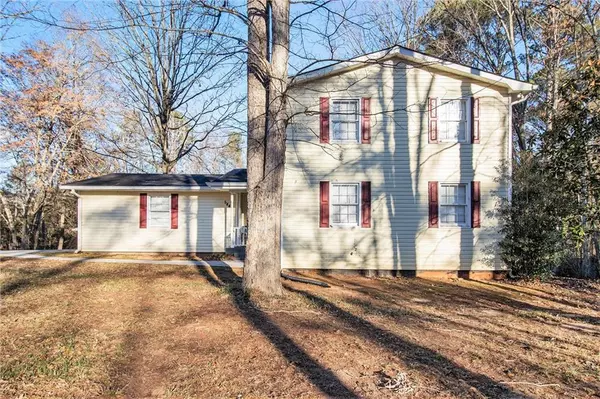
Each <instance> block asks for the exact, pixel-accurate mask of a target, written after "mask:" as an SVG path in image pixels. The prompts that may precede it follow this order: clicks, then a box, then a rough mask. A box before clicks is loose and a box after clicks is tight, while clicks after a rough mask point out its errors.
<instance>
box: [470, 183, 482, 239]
mask: <svg viewBox="0 0 600 399" xmlns="http://www.w3.org/2000/svg"><path fill="white" fill-rule="evenodd" d="M471 227H472V228H474V229H478V228H480V227H481V192H480V189H479V182H478V181H474V182H472V183H471Z"/></svg>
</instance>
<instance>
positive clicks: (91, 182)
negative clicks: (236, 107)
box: [61, 169, 247, 188]
mask: <svg viewBox="0 0 600 399" xmlns="http://www.w3.org/2000/svg"><path fill="white" fill-rule="evenodd" d="M246 180H247V175H246V169H233V170H231V171H229V172H227V173H225V174H223V175H184V174H172V175H169V174H158V173H111V174H108V175H104V176H98V177H92V178H90V179H85V180H80V181H75V182H71V183H67V184H63V185H62V186H61V187H64V188H69V187H98V186H100V187H103V186H111V187H208V185H207V183H245V182H246Z"/></svg>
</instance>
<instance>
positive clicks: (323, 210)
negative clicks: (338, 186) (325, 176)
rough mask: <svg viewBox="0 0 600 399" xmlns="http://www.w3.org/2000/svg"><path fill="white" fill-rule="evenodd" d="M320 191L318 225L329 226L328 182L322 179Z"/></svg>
mask: <svg viewBox="0 0 600 399" xmlns="http://www.w3.org/2000/svg"><path fill="white" fill-rule="evenodd" d="M320 186H321V193H320V210H319V217H320V223H319V226H320V227H329V182H328V181H322V182H321V184H320Z"/></svg>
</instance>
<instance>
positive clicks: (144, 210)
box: [140, 194, 148, 229]
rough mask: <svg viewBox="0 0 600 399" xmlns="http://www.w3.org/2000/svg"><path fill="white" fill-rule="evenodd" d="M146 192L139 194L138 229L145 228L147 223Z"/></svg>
mask: <svg viewBox="0 0 600 399" xmlns="http://www.w3.org/2000/svg"><path fill="white" fill-rule="evenodd" d="M147 215H148V194H140V229H145V228H146V227H147V225H148V223H147V219H148V217H147Z"/></svg>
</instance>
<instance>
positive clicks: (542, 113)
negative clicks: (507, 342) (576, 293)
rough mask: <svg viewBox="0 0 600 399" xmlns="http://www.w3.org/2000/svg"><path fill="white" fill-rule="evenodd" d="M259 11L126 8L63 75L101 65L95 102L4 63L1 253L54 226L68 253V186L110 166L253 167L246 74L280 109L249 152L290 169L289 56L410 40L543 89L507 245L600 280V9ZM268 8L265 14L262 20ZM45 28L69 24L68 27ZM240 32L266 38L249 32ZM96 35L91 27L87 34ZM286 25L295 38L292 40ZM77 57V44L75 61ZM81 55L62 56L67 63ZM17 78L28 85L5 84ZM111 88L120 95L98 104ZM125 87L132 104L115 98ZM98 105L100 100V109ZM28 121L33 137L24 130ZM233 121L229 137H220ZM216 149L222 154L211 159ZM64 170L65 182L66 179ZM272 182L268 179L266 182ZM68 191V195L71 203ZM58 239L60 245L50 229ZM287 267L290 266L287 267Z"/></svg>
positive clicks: (522, 146) (515, 252)
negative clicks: (216, 162) (243, 154)
mask: <svg viewBox="0 0 600 399" xmlns="http://www.w3.org/2000/svg"><path fill="white" fill-rule="evenodd" d="M250 3H251V4H249V5H248V9H247V10H246V7H245V6H244V7H237V8H236V7H234V6H231V5H229V4H228V2H213V1H208V0H187V1H184V0H180V1H173V2H163V3H161V5H160V6H158V5H155V3H153V2H143V1H139V2H123V1H119V2H117V3H116V6H115V11H116V12H115V15H116V16H117V18H116V19H114V20H113V21H112V22H111V25H110V26H107V25H101V24H96V25H95V27H94V28H95V30H93V29H92V30H91V31H92V32H95V34H96V35H97V34H98V33H99V32H104V31H106V32H109V33H108V34H106V35H105V36H103V37H106V38H111V40H108V39H107V40H106V43H103V44H102V45H99V44H98V43H93V41H91V40H90V42H86V45H85V46H83V47H84V48H85V49H86V51H89V52H92V53H93V54H94V56H93V62H92V61H90V62H89V63H84V65H83V66H77V65H76V63H77V62H79V61H80V59H79V58H78V57H75V58H72V59H71V60H72V62H75V64H73V65H70V68H63V67H61V68H60V73H72V74H73V76H72V77H71V76H68V75H67V76H63V77H62V79H67V80H68V81H69V82H76V81H77V78H79V79H80V80H81V76H80V75H81V74H82V72H80V68H82V67H83V70H85V69H86V68H91V69H92V70H93V71H94V74H95V75H94V79H93V82H94V83H93V84H91V83H90V80H89V79H83V81H82V82H81V84H79V85H73V87H72V88H71V90H73V91H74V93H73V94H72V95H73V96H74V98H76V99H78V100H79V101H80V102H81V103H82V104H81V106H78V107H74V108H73V109H70V108H69V106H70V105H69V104H70V102H74V101H75V100H68V98H69V96H65V97H56V96H52V95H48V96H47V97H43V96H42V94H40V93H41V92H40V90H38V89H37V88H34V87H36V86H34V85H33V84H31V83H30V82H31V81H32V80H31V78H29V77H26V76H25V75H26V74H27V73H26V72H27V68H26V64H27V62H25V61H18V60H17V59H15V61H13V62H12V65H11V63H10V59H11V57H13V58H14V57H24V58H27V57H29V55H28V53H27V51H33V50H34V49H30V50H26V51H25V52H22V53H20V54H16V55H9V56H5V57H3V60H2V68H3V71H2V76H3V83H2V90H3V93H2V94H3V96H4V97H5V98H6V101H3V103H2V107H3V111H2V114H3V115H2V126H3V131H4V132H9V131H10V132H11V134H10V135H9V136H11V140H6V139H7V137H4V136H3V140H5V141H6V142H5V143H1V144H0V145H2V146H3V147H2V148H3V150H4V148H6V151H14V153H15V154H18V155H17V156H14V157H13V158H14V159H15V160H18V161H15V163H14V166H13V167H12V169H11V171H10V174H9V176H8V179H7V183H6V184H5V187H3V191H2V194H1V195H2V197H1V198H2V204H1V205H0V207H1V208H0V210H1V211H2V213H1V214H2V219H1V220H2V223H3V226H5V227H0V230H1V231H2V238H0V246H2V247H7V246H11V247H14V246H20V247H31V246H33V245H35V242H36V237H38V238H37V240H38V243H37V245H40V243H39V236H40V231H41V230H43V229H44V228H45V229H47V232H50V231H52V232H54V233H52V234H54V236H53V237H56V238H54V241H53V244H52V245H57V242H58V240H59V238H58V237H60V236H61V232H62V230H63V229H62V227H61V226H62V225H61V220H62V219H61V216H60V214H61V213H60V211H59V208H60V207H57V206H56V205H55V204H59V203H61V202H66V201H67V197H66V196H64V194H60V193H59V192H58V191H57V190H56V186H57V184H58V183H60V182H62V181H65V180H69V179H72V178H78V177H79V176H90V175H94V174H99V173H104V172H105V171H109V170H123V171H135V170H143V171H161V172H167V173H168V172H172V171H176V170H186V171H191V170H193V169H194V168H198V165H201V168H202V170H204V169H206V170H210V169H211V168H209V167H208V166H207V164H210V163H211V162H210V161H207V159H224V158H235V157H238V160H239V147H240V146H241V145H242V144H243V139H242V137H243V136H242V132H244V131H245V126H243V125H244V121H239V120H238V119H239V118H238V115H239V111H240V110H243V109H244V107H245V100H246V99H245V98H244V97H243V96H242V97H235V96H233V97H232V96H231V95H232V94H233V93H235V91H233V90H232V88H233V87H235V85H236V84H237V83H239V78H240V76H241V74H243V73H245V72H246V70H245V67H246V65H248V68H249V69H248V73H249V76H251V77H252V79H255V80H252V81H251V82H250V83H253V84H255V85H256V87H257V90H258V91H253V94H255V95H256V96H258V97H257V98H258V99H260V98H262V97H261V96H264V95H272V96H274V97H271V99H273V98H276V99H277V104H275V106H274V108H272V109H271V110H269V109H265V110H263V112H258V114H257V116H256V118H258V119H255V123H259V122H260V121H261V119H260V118H261V115H262V117H264V115H267V116H268V117H267V121H271V123H272V125H269V124H268V123H265V124H264V125H265V129H266V130H263V128H261V129H260V130H259V131H257V132H254V133H253V134H252V136H253V138H252V140H254V142H253V143H249V144H250V146H249V147H250V148H249V154H250V150H252V154H254V155H257V156H258V155H261V154H262V155H263V156H264V154H266V153H268V152H270V153H271V154H274V155H275V158H274V159H271V160H266V161H265V160H264V159H263V158H260V157H259V158H260V159H263V161H264V162H262V163H263V164H268V163H269V162H271V163H272V167H273V170H277V171H279V170H280V166H281V165H282V164H283V162H284V160H283V159H281V157H282V154H283V152H282V151H280V150H281V148H279V147H273V148H263V147H262V144H263V143H264V135H265V134H267V133H268V132H269V131H270V132H271V133H272V134H273V137H274V138H276V139H277V138H279V137H280V136H281V132H283V133H282V134H283V136H285V126H286V123H287V122H286V120H285V118H284V117H283V115H282V113H281V109H282V105H285V103H286V101H288V99H287V98H286V96H287V94H286V87H285V85H282V86H278V83H277V82H282V81H283V80H284V79H286V78H287V71H285V69H284V68H283V65H281V60H285V62H286V63H287V57H288V54H287V50H288V48H287V47H289V51H290V57H291V58H290V63H289V68H290V71H291V72H292V73H296V72H299V71H302V70H303V69H305V68H308V67H311V66H317V65H322V63H327V62H337V61H340V60H343V59H346V58H348V57H351V56H355V55H358V54H363V53H367V52H371V51H374V50H379V49H381V48H387V47H391V46H394V45H403V46H408V47H412V48H415V49H418V50H423V51H426V52H429V53H431V54H434V55H437V56H440V57H443V58H447V59H450V60H453V61H456V62H459V63H462V64H466V65H472V66H474V67H477V68H480V69H484V70H488V71H490V72H493V73H497V74H501V75H504V76H508V77H512V78H515V79H519V80H525V81H529V82H532V83H535V84H536V85H537V89H536V90H535V91H534V92H533V93H532V94H531V95H529V96H528V97H526V98H523V99H520V100H519V101H517V102H515V103H514V105H513V132H512V135H513V143H514V145H513V154H512V159H511V160H510V166H507V168H506V172H512V176H506V177H507V178H510V179H511V182H512V202H511V203H508V202H507V201H503V200H501V199H499V200H498V205H499V206H498V211H497V216H498V217H499V218H500V221H501V228H502V230H503V232H504V233H505V239H504V240H503V242H502V243H501V245H500V248H499V250H500V253H501V256H502V257H503V259H504V260H505V262H506V263H507V264H508V265H509V266H510V267H511V268H512V270H513V272H514V273H516V274H519V275H540V274H548V273H550V272H552V271H560V272H561V273H564V274H569V275H576V276H584V277H595V276H596V277H597V276H598V274H599V269H598V268H599V266H598V258H599V248H598V242H599V238H600V220H599V216H600V211H599V204H598V198H600V184H599V175H600V167H599V165H598V159H599V157H598V155H600V154H598V151H599V144H600V137H599V135H600V129H598V127H599V126H598V122H599V121H598V106H599V104H598V85H599V83H600V82H599V79H598V78H599V76H598V70H599V65H598V62H599V61H598V60H599V59H600V37H599V35H600V30H599V27H600V25H599V24H600V22H599V19H600V15H599V14H600V5H599V3H598V2H596V1H592V0H544V1H542V0H436V1H431V2H429V3H427V4H423V3H422V2H419V1H417V0H389V1H386V2H373V3H371V2H368V3H367V2H349V3H346V2H344V1H338V2H332V1H327V0H314V1H303V2H299V3H297V4H292V7H291V11H287V10H289V7H288V6H289V4H288V2H287V1H284V2H283V3H284V4H280V2H279V1H277V2H272V3H271V6H272V5H273V4H275V6H276V7H275V8H276V10H277V12H278V13H279V14H277V15H275V19H274V20H270V19H269V15H272V14H271V13H272V12H273V9H272V8H271V7H268V6H267V3H266V2H265V1H253V2H250ZM252 4H254V6H252V7H253V8H252V7H250V6H251V5H252ZM165 7H166V8H165ZM253 9H254V10H256V9H258V10H259V11H261V10H262V11H261V12H255V13H253V12H252V10H253ZM29 12H31V13H33V14H34V15H35V10H22V9H20V10H18V12H13V13H12V14H10V13H8V12H4V11H3V14H2V15H5V16H12V17H14V18H23V17H25V18H29V17H28V16H29V15H30V14H29ZM285 13H291V16H290V15H288V16H286V15H284V14H285ZM17 14H18V15H17ZM228 17H231V18H228ZM42 19H43V18H40V17H36V19H35V20H36V21H38V22H39V21H40V20H42ZM288 19H289V22H286V23H287V24H288V25H289V29H282V28H281V26H280V25H278V26H279V28H278V31H277V33H278V34H277V35H274V36H275V37H276V38H277V40H278V42H277V43H275V42H273V38H272V37H270V36H269V27H271V26H275V25H271V24H272V23H279V22H280V21H288ZM115 21H116V22H115ZM236 21H237V22H236ZM314 21H318V23H315V22H314ZM43 22H45V23H49V24H52V23H53V24H54V26H60V25H61V24H60V23H58V22H57V21H56V20H49V19H45V20H44V21H43ZM59 22H60V21H59ZM238 23H239V25H238ZM265 24H266V25H265ZM63 25H69V26H70V27H71V28H72V27H73V26H74V25H73V23H70V24H63ZM84 25H85V24H84ZM1 26H4V25H1ZM1 26H0V28H1ZM238 26H242V28H244V29H247V30H248V32H249V33H250V34H249V35H248V36H247V37H244V34H242V33H241V32H240V29H239V28H238ZM265 26H266V28H265ZM81 28H82V31H84V30H85V29H84V28H85V26H82V27H81ZM286 30H289V32H291V33H290V34H289V35H288V33H287V32H286ZM253 33H254V38H252V34H253ZM258 33H260V34H259V35H258ZM282 35H283V36H285V35H287V36H288V39H287V40H290V39H289V37H291V41H289V43H288V42H287V41H286V40H284V39H282ZM308 39H309V40H308ZM247 40H248V41H247ZM252 41H254V42H252ZM91 43H93V44H91ZM253 43H254V44H253ZM288 44H289V46H288ZM273 45H275V46H280V47H281V46H283V47H286V51H281V52H280V54H279V55H277V54H275V52H274V50H275V49H276V48H278V47H273ZM253 46H257V47H256V48H253ZM50 47H51V46H50ZM316 48H318V51H317V50H316ZM67 50H69V51H71V50H72V49H70V48H68V49H61V50H60V51H67ZM35 51H37V50H35ZM52 51H54V50H52ZM56 51H58V50H56ZM196 57H198V58H196ZM207 57H208V59H207ZM252 57H254V58H252ZM271 57H274V58H271ZM68 59H69V58H68V57H66V58H65V57H63V56H60V57H58V60H60V61H61V62H65V61H66V60H68ZM250 61H252V62H250ZM92 65H93V66H92ZM97 66H101V67H100V68H98V67H97ZM21 69H22V71H21ZM11 70H14V71H13V72H11ZM69 71H71V72H69ZM57 72H58V71H57ZM11 73H13V74H14V77H11V78H10V79H5V77H4V76H10V74H11ZM35 74H37V71H36V72H35ZM192 77H193V79H192ZM19 79H24V80H23V82H22V83H21V88H19V86H18V85H15V84H14V83H10V84H8V83H6V82H12V81H18V80H19ZM214 82H216V84H214ZM44 85H46V86H43V87H46V89H47V90H48V91H49V93H51V92H52V90H54V87H53V86H52V85H50V84H49V83H44ZM58 85H59V86H60V87H62V85H60V84H58ZM101 90H105V93H103V94H102V95H100V96H99V97H98V98H97V96H98V95H99V93H100V91H101ZM115 91H116V92H117V93H118V94H119V95H117V96H114V97H113V96H112V95H108V94H106V93H112V94H114V92H115ZM269 91H271V92H269ZM75 94H77V96H75ZM34 95H37V96H40V97H41V99H40V100H39V101H42V99H43V101H50V102H52V101H54V102H55V103H52V105H53V107H50V108H49V109H52V110H53V112H54V113H53V114H48V112H47V111H46V110H45V108H44V111H40V110H41V109H42V108H41V107H37V108H36V107H35V106H34V107H33V108H31V109H28V108H27V101H34V102H35V101H38V100H36V99H35V98H31V99H30V100H27V98H28V97H31V96H34ZM82 96H90V101H88V99H87V98H85V99H82V98H83V97H82ZM95 98H97V101H100V102H102V101H107V102H108V103H109V104H108V107H102V106H91V107H87V105H88V104H94V99H95ZM109 98H111V99H112V98H119V99H120V100H122V101H119V102H113V101H111V100H107V99H109ZM249 99H250V98H249ZM21 102H24V103H23V104H21ZM115 104H119V105H120V106H119V108H117V109H119V112H115ZM21 107H24V108H22V109H21ZM88 108H91V109H88ZM12 109H14V110H15V111H11V110H12ZM86 110H87V112H86ZM9 111H10V112H9ZM108 111H110V112H108ZM253 111H256V110H253ZM24 112H30V113H34V116H35V118H33V119H31V120H29V119H28V120H27V122H24V121H23V120H20V122H19V123H15V122H18V121H19V117H21V118H22V116H23V115H24ZM35 112H38V113H40V112H41V114H35ZM89 112H93V113H92V114H89ZM270 112H272V113H270ZM13 114H14V116H13ZM259 114H260V115H259ZM249 116H250V113H249ZM269 117H270V118H271V119H269ZM11 118H16V119H14V120H11ZM74 118H75V123H73V122H72V119H74ZM22 119H23V118H22ZM80 119H81V120H80ZM36 120H37V121H38V122H33V121H36ZM92 121H94V122H95V123H96V124H95V125H94V123H93V122H92ZM107 121H109V122H107ZM263 121H264V120H263ZM240 122H242V123H241V124H240ZM15 126H17V132H13V131H12V130H9V127H10V129H15ZM220 126H227V129H225V131H220V130H221V129H220V128H219V127H220ZM240 126H243V128H241V127H240ZM249 127H250V128H252V124H251V123H250V124H249ZM48 129H50V130H48ZM269 129H271V130H269ZM250 130H252V129H250ZM44 132H45V133H44ZM251 133H252V132H250V131H249V132H248V134H249V135H251ZM44 134H47V135H48V137H50V138H52V140H49V141H50V142H49V143H48V144H45V143H44V141H43V140H42V141H41V144H40V142H38V141H36V145H33V147H38V146H40V145H42V147H43V148H39V149H37V148H29V145H23V143H29V141H28V140H27V139H26V138H21V137H32V135H33V136H36V137H37V136H38V135H41V136H43V135H44ZM12 137H16V138H15V139H14V140H12ZM275 143H279V140H276V141H275ZM45 146H49V147H48V149H47V148H46V147H45ZM284 146H285V144H284ZM19 151H22V152H27V153H26V154H25V155H23V154H21V153H20V152H19ZM211 151H213V152H212V154H213V155H214V156H212V157H211V156H208V155H207V154H211ZM37 152H40V153H41V154H49V153H50V154H53V156H57V157H58V158H60V160H58V159H54V160H53V161H51V162H49V164H50V165H52V167H50V166H48V167H47V168H44V167H42V166H41V165H43V163H40V164H38V162H37V160H38V159H42V160H43V159H45V158H44V157H43V156H41V155H36V154H37ZM76 154H79V155H76ZM248 157H250V155H249V156H248ZM240 161H241V160H240ZM250 164H252V162H249V166H250ZM53 167H54V168H57V170H58V171H59V172H57V173H56V174H52V173H51V171H52V170H54V169H53ZM179 168H182V169H179ZM263 172H264V171H263ZM276 175H277V176H276V177H277V179H276V180H277V181H273V182H271V183H273V184H271V186H270V192H279V191H278V190H279V189H280V188H281V182H280V180H281V179H280V178H279V175H278V174H276ZM24 176H27V178H25V177H24ZM50 177H51V178H52V179H50ZM250 179H251V178H250ZM42 182H43V183H42ZM260 183H264V182H263V180H260V179H259V181H256V182H254V183H252V184H255V185H256V184H260ZM252 184H251V185H252ZM269 184H270V183H269ZM266 186H268V184H265V187H266ZM49 193H53V194H52V195H50V194H49ZM53 195H54V196H56V198H58V197H61V196H62V197H61V200H57V199H56V198H55V197H52V196H53ZM257 197H260V195H257ZM35 198H37V199H35ZM25 204H26V206H25ZM50 204H52V206H50ZM278 204H279V202H278V201H275V202H274V203H273V204H271V205H270V206H269V209H265V210H264V212H263V213H264V214H265V215H267V214H269V212H271V216H272V217H273V219H278V218H279V215H280V212H279V210H280V204H279V205H278ZM9 214H10V215H13V216H10V217H9ZM15 215H16V216H15ZM36 215H37V216H36ZM265 215H263V216H265ZM11 218H12V219H11ZM251 219H252V218H251ZM11 220H12V222H11ZM23 226H25V227H23ZM44 226H45V227H44ZM26 236H27V237H26ZM44 237H49V235H48V233H47V234H46V235H44ZM250 240H251V238H250ZM274 245H276V243H275V244H274ZM271 257H273V258H274V259H275V258H276V257H277V256H276V254H274V255H273V256H271ZM273 264H275V265H276V264H277V260H276V259H275V260H274V261H273ZM276 266H277V265H276Z"/></svg>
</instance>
